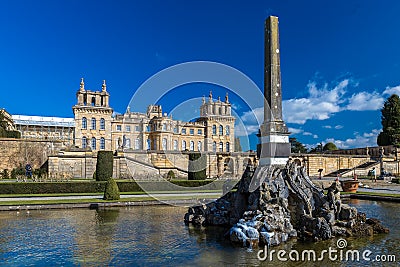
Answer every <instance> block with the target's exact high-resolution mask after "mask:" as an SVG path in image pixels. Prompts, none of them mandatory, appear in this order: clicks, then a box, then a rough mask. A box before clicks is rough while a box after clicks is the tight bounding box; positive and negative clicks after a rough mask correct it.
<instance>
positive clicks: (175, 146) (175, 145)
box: [174, 140, 178, 150]
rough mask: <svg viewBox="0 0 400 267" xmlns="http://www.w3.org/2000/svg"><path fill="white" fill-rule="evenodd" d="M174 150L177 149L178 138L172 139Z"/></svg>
mask: <svg viewBox="0 0 400 267" xmlns="http://www.w3.org/2000/svg"><path fill="white" fill-rule="evenodd" d="M174 150H178V140H174Z"/></svg>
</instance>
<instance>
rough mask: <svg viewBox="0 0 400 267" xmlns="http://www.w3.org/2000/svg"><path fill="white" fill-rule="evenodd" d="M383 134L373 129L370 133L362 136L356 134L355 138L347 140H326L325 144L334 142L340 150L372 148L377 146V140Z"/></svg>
mask: <svg viewBox="0 0 400 267" xmlns="http://www.w3.org/2000/svg"><path fill="white" fill-rule="evenodd" d="M380 132H381V130H380V129H373V130H372V131H371V132H369V133H363V134H360V133H358V132H355V133H354V137H353V138H348V139H346V140H336V139H334V138H328V139H326V140H325V143H328V142H332V143H334V144H335V145H336V146H337V147H338V148H342V149H345V148H355V147H367V146H369V147H371V146H376V145H377V144H376V138H377V137H378V134H379V133H380Z"/></svg>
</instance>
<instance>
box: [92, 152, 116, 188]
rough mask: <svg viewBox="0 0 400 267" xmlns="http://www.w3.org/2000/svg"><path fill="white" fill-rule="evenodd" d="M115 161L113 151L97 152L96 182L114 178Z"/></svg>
mask: <svg viewBox="0 0 400 267" xmlns="http://www.w3.org/2000/svg"><path fill="white" fill-rule="evenodd" d="M113 161H114V156H113V153H112V151H99V152H97V163H96V181H107V180H108V179H110V178H111V177H112V174H113Z"/></svg>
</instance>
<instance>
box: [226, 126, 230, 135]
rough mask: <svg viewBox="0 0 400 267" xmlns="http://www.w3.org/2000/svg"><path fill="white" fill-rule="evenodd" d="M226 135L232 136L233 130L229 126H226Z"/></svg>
mask: <svg viewBox="0 0 400 267" xmlns="http://www.w3.org/2000/svg"><path fill="white" fill-rule="evenodd" d="M225 134H226V135H230V134H231V129H230V127H229V125H226V126H225Z"/></svg>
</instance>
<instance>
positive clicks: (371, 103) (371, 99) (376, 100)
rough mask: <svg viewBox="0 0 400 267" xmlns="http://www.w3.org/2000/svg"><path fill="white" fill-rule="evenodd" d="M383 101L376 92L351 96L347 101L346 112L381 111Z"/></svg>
mask: <svg viewBox="0 0 400 267" xmlns="http://www.w3.org/2000/svg"><path fill="white" fill-rule="evenodd" d="M384 102H385V99H384V98H383V97H382V96H381V95H380V94H378V93H377V92H373V93H368V92H360V93H357V94H353V95H352V96H351V97H350V99H349V104H348V105H347V106H346V109H347V110H354V111H363V110H378V109H381V108H382V106H383V103H384Z"/></svg>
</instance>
